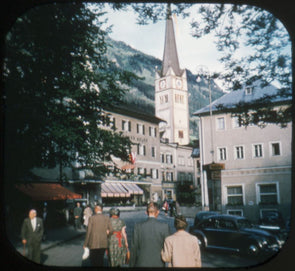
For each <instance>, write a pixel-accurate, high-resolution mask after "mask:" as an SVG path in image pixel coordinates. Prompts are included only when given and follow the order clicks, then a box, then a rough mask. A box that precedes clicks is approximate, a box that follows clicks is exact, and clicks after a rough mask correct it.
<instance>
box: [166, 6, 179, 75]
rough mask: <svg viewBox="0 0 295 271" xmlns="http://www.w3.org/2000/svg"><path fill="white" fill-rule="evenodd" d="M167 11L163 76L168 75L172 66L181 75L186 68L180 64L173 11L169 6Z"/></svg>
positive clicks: (176, 73)
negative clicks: (181, 67)
mask: <svg viewBox="0 0 295 271" xmlns="http://www.w3.org/2000/svg"><path fill="white" fill-rule="evenodd" d="M167 13H168V14H167V20H166V32H165V45H164V54H163V62H162V72H161V73H162V74H161V76H166V74H167V72H168V70H169V68H170V67H171V68H172V70H173V72H174V73H175V75H177V76H181V75H182V74H183V72H184V70H181V69H180V66H179V60H178V54H177V47H176V40H175V34H174V26H173V20H172V17H171V11H170V10H169V6H168V10H167Z"/></svg>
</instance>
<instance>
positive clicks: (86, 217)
mask: <svg viewBox="0 0 295 271" xmlns="http://www.w3.org/2000/svg"><path fill="white" fill-rule="evenodd" d="M92 214H93V211H92V209H91V207H90V205H89V204H88V205H87V207H86V208H85V209H84V211H83V215H84V216H83V218H84V222H83V225H84V226H85V228H86V229H87V227H88V220H89V217H91V216H92Z"/></svg>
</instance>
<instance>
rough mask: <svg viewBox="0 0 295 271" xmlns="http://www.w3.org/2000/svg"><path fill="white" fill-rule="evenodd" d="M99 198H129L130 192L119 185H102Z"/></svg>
mask: <svg viewBox="0 0 295 271" xmlns="http://www.w3.org/2000/svg"><path fill="white" fill-rule="evenodd" d="M101 197H103V198H107V197H109V198H120V197H121V198H129V197H130V192H129V191H128V190H127V189H125V188H124V186H123V185H122V184H121V183H102V184H101Z"/></svg>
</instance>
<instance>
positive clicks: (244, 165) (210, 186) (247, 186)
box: [194, 82, 292, 222]
mask: <svg viewBox="0 0 295 271" xmlns="http://www.w3.org/2000/svg"><path fill="white" fill-rule="evenodd" d="M267 95H274V97H273V98H271V101H270V102H271V103H273V104H274V105H275V106H276V107H275V108H276V110H280V108H282V107H286V106H289V105H290V104H291V102H292V101H291V99H290V98H285V97H282V96H280V95H279V94H278V89H276V88H275V87H274V86H272V85H270V86H267V87H264V88H262V87H260V84H259V83H258V82H256V83H255V84H254V85H253V86H252V87H251V88H250V87H247V88H243V89H241V90H238V91H233V92H231V93H228V94H226V95H224V96H222V97H221V98H219V99H217V100H215V101H214V102H212V104H211V109H212V122H211V119H210V118H211V117H210V114H209V113H210V112H209V111H210V105H208V106H206V107H204V108H202V109H200V110H198V111H197V112H195V113H194V115H196V116H198V117H199V120H200V126H199V127H200V133H199V134H200V148H201V159H200V161H201V164H202V166H201V167H202V169H203V170H202V179H203V183H204V184H205V185H206V188H207V190H208V196H209V198H208V199H207V202H206V205H207V207H209V208H210V210H217V211H220V212H222V213H227V214H235V215H242V216H246V217H247V218H249V219H251V220H252V221H256V222H257V220H259V219H260V218H262V217H263V216H264V215H265V214H267V213H270V212H272V213H277V212H280V213H281V214H282V215H283V218H284V219H285V221H286V220H287V219H289V218H290V211H291V190H292V181H291V180H292V179H291V178H292V176H291V175H292V174H291V173H292V172H291V170H292V160H291V156H292V154H291V144H292V141H291V140H292V123H291V122H289V123H287V125H286V127H284V128H282V127H280V125H276V124H266V125H265V127H264V128H261V127H259V126H258V125H252V124H251V125H249V126H242V125H241V122H240V121H239V119H238V117H237V116H235V114H234V112H235V108H237V109H238V107H237V105H242V104H251V103H253V102H254V101H257V100H259V99H260V98H263V97H266V96H267ZM228 108H230V109H231V111H232V113H229V112H228V110H227V109H228ZM211 123H212V125H211ZM212 137H213V138H212ZM212 154H213V155H212ZM212 163H214V164H215V165H221V167H220V168H219V171H216V170H212V169H210V167H212ZM212 173H214V174H212Z"/></svg>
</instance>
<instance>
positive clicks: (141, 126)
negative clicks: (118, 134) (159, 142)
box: [136, 124, 145, 135]
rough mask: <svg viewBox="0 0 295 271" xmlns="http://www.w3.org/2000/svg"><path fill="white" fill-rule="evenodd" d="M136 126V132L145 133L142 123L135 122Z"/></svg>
mask: <svg viewBox="0 0 295 271" xmlns="http://www.w3.org/2000/svg"><path fill="white" fill-rule="evenodd" d="M136 128H137V133H138V134H141V135H144V134H145V129H144V125H143V124H137V125H136Z"/></svg>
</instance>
